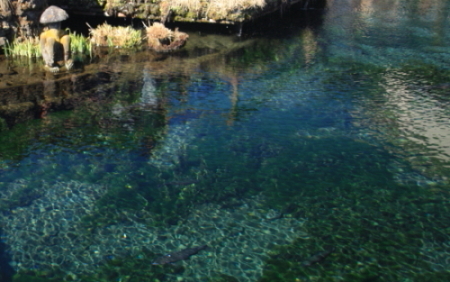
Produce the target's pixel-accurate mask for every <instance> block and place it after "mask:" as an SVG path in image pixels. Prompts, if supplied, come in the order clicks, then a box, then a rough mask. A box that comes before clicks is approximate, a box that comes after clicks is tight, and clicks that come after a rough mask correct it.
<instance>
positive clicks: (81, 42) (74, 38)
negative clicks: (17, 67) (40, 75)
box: [5, 31, 92, 58]
mask: <svg viewBox="0 0 450 282" xmlns="http://www.w3.org/2000/svg"><path fill="white" fill-rule="evenodd" d="M68 34H69V36H70V41H71V43H70V50H71V52H72V54H83V55H89V56H90V55H91V54H92V44H91V41H90V38H89V37H85V36H83V35H81V34H77V33H76V32H74V33H72V32H70V31H68ZM5 55H6V56H7V57H10V58H16V57H27V58H39V57H41V56H42V53H41V49H40V46H39V37H38V36H36V37H30V38H26V39H25V40H22V41H18V40H15V41H14V42H12V43H8V44H7V46H6V48H5Z"/></svg>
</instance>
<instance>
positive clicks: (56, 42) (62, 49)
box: [39, 6, 73, 72]
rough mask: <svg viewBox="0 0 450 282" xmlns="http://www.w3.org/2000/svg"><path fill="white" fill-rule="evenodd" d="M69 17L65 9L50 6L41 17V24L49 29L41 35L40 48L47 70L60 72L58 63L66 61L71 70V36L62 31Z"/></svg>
mask: <svg viewBox="0 0 450 282" xmlns="http://www.w3.org/2000/svg"><path fill="white" fill-rule="evenodd" d="M68 17H69V15H67V13H66V11H64V10H63V9H61V8H59V7H56V6H50V7H48V8H47V9H46V10H45V11H44V12H43V13H42V15H41V18H40V19H39V22H40V23H41V24H45V25H47V27H48V29H47V30H44V31H43V32H42V33H41V35H40V47H41V53H42V57H43V58H44V62H45V65H46V68H47V69H49V70H50V71H52V72H56V71H59V65H58V63H57V62H58V61H60V60H64V64H65V66H66V68H67V69H71V68H72V65H73V61H72V60H71V59H70V36H69V35H68V34H66V33H65V32H64V31H63V30H61V22H62V21H64V20H66V19H67V18H68Z"/></svg>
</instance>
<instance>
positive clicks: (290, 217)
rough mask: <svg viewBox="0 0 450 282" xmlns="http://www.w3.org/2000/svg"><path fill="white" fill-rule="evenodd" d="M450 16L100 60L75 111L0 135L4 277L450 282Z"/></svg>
mask: <svg viewBox="0 0 450 282" xmlns="http://www.w3.org/2000/svg"><path fill="white" fill-rule="evenodd" d="M449 5H450V4H449V3H447V1H444V0H441V1H439V0H436V1H406V0H404V1H401V0H398V1H343V0H334V1H329V3H328V7H327V9H326V11H324V12H323V13H321V12H319V11H307V12H306V13H307V15H309V17H310V19H309V20H308V19H304V20H300V19H298V17H295V16H294V17H292V18H291V19H287V20H286V21H285V22H283V23H282V24H279V25H276V24H275V23H272V24H270V23H269V24H268V26H269V27H268V29H269V30H267V33H266V34H265V35H264V36H260V35H259V34H258V33H256V34H255V35H254V36H250V37H248V38H247V37H245V38H240V39H238V38H234V37H233V36H224V35H212V34H210V35H201V36H200V35H198V34H197V33H195V32H193V33H192V34H191V37H190V39H189V44H188V45H187V46H186V47H185V51H184V53H181V54H177V55H172V56H163V57H162V58H157V59H144V60H142V59H141V58H142V57H139V55H137V56H136V57H133V55H129V57H127V56H128V55H127V56H122V57H120V58H119V59H117V58H115V57H114V56H110V57H106V58H102V59H101V60H100V62H99V64H98V66H97V65H95V64H94V65H93V68H94V69H95V67H98V69H97V70H96V73H97V74H96V75H97V77H96V80H98V81H102V79H103V81H106V82H105V83H98V84H95V85H91V86H90V87H78V88H77V87H73V89H72V90H71V91H72V92H71V93H72V94H77V95H79V97H81V98H80V99H78V100H76V102H74V104H75V106H74V107H72V109H71V110H57V109H54V110H53V111H50V112H49V113H48V114H46V115H45V117H44V118H42V119H35V120H30V121H26V122H22V123H20V124H17V125H15V126H13V127H12V128H11V129H10V130H4V131H2V132H1V136H0V144H1V145H0V146H1V147H0V158H1V159H0V195H1V197H0V208H1V210H2V213H1V215H0V223H1V225H0V228H1V240H2V241H1V242H2V245H1V246H0V251H2V252H3V255H2V261H3V262H2V275H0V278H1V279H3V280H5V281H9V278H8V277H9V276H11V275H12V274H14V277H13V281H33V279H34V280H35V281H449V280H450V273H449V271H448V270H449V269H450V265H449V263H450V261H449V252H450V240H449V236H450V229H449V225H448V223H449V222H450V216H449V214H450V203H449V196H450V195H449V185H450V183H449V179H448V177H449V175H450V174H449V169H450V167H449V160H450V149H449V144H450V123H449V116H450V111H449V109H450V108H449V97H448V95H449V89H450V87H449V85H448V83H449V80H450V70H449V64H450V47H449V45H448V42H449V40H450V29H449V28H450V24H449V12H450V7H449ZM270 28H272V29H273V30H270ZM124 58H127V59H124ZM91 67H92V66H91ZM105 69H106V70H105ZM90 70H92V69H90ZM94 73H95V72H94ZM94 75H95V74H94ZM74 80H75V78H74ZM204 244H207V245H208V248H207V249H205V250H202V251H200V252H198V253H197V254H194V255H192V256H191V257H190V258H189V259H186V260H182V261H178V262H175V263H173V264H165V265H153V264H152V263H153V262H154V261H155V259H156V258H158V257H160V256H162V255H164V254H168V253H172V252H175V251H180V250H183V249H185V248H191V247H194V246H200V245H204Z"/></svg>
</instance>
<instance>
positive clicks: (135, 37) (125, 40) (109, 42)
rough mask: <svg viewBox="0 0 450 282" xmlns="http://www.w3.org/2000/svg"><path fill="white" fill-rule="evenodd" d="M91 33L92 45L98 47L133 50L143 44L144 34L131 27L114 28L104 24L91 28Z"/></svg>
mask: <svg viewBox="0 0 450 282" xmlns="http://www.w3.org/2000/svg"><path fill="white" fill-rule="evenodd" d="M90 33H91V41H92V43H93V44H95V45H97V46H108V47H122V48H132V47H137V46H140V45H141V44H142V32H141V31H140V30H136V29H133V28H132V27H130V26H127V27H123V26H117V27H113V26H110V25H109V24H106V23H104V24H102V25H100V26H98V27H96V28H92V27H90Z"/></svg>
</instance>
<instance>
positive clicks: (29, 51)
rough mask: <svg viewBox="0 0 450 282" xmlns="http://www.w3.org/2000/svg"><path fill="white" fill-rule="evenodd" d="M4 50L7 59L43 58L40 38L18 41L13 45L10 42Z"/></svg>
mask: <svg viewBox="0 0 450 282" xmlns="http://www.w3.org/2000/svg"><path fill="white" fill-rule="evenodd" d="M4 50H5V55H6V56H7V57H28V58H38V57H40V56H41V49H40V47H39V36H35V37H28V38H24V39H20V40H16V41H14V42H13V43H11V44H10V43H9V42H8V43H7V44H6V46H5V48H4Z"/></svg>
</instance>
